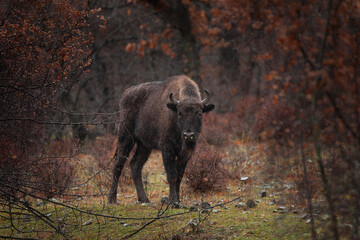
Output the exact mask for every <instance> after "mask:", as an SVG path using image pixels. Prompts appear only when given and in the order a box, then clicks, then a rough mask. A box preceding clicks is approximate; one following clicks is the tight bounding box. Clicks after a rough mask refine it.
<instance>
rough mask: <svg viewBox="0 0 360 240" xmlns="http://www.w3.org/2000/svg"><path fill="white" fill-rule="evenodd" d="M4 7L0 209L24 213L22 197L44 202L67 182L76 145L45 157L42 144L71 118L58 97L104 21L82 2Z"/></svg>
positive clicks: (82, 64)
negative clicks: (17, 209)
mask: <svg viewBox="0 0 360 240" xmlns="http://www.w3.org/2000/svg"><path fill="white" fill-rule="evenodd" d="M3 6H4V8H2V9H1V12H0V15H1V22H0V27H1V30H0V49H1V51H0V56H1V57H0V76H1V85H0V102H1V105H0V113H1V114H0V115H1V117H0V129H1V130H0V152H1V153H0V179H1V180H0V185H1V188H0V189H1V190H0V204H1V205H2V207H3V208H5V207H6V206H8V209H9V211H11V210H10V209H11V205H12V204H15V205H17V206H20V208H24V209H30V208H29V206H27V205H26V204H27V201H26V198H27V196H28V194H30V195H31V194H39V195H40V196H45V197H48V198H50V197H52V196H54V195H56V194H61V193H62V191H64V190H65V189H66V187H67V186H68V185H69V184H70V182H71V176H72V175H71V166H68V165H67V159H69V158H70V157H71V155H72V154H73V153H74V151H76V148H75V146H74V145H72V146H73V149H69V152H65V149H64V148H63V146H62V147H58V151H57V152H56V151H54V152H51V153H49V149H50V145H51V144H50V143H49V142H48V141H49V139H54V135H56V133H57V132H60V130H59V129H61V128H64V127H65V126H66V125H67V124H68V122H67V118H68V117H69V115H71V114H68V113H66V111H64V110H63V108H62V107H58V100H59V97H60V96H61V95H62V93H63V91H64V90H65V91H66V89H71V88H72V86H74V84H75V83H77V82H78V80H79V76H80V75H81V74H83V73H84V71H86V69H87V68H88V67H89V66H90V65H91V59H90V55H91V53H92V48H91V46H92V43H93V40H94V38H93V34H92V31H93V29H94V28H96V27H98V26H100V27H104V25H103V24H104V21H103V20H104V19H102V17H101V16H97V15H98V12H99V10H95V9H88V7H87V2H86V1H83V0H76V1H47V0H32V1H22V0H10V1H8V2H7V3H6V4H5V5H3ZM58 140H59V141H61V139H58ZM59 144H60V145H61V143H60V142H59ZM53 150H54V149H53ZM30 212H31V211H30Z"/></svg>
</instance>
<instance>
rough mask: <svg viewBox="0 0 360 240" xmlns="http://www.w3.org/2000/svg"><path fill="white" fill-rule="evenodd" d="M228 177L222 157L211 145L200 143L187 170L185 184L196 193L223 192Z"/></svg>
mask: <svg viewBox="0 0 360 240" xmlns="http://www.w3.org/2000/svg"><path fill="white" fill-rule="evenodd" d="M228 175H229V174H228V172H227V171H226V169H225V168H224V164H223V163H222V157H221V155H219V154H218V153H217V152H216V151H215V150H213V149H212V148H211V147H210V146H209V145H207V144H205V143H199V145H198V146H197V149H196V152H195V154H194V155H193V157H192V158H191V159H190V161H189V163H188V166H187V168H186V172H185V183H186V184H187V186H188V187H189V188H190V189H191V190H193V191H195V192H202V193H204V192H209V191H214V190H215V191H221V190H222V189H223V188H224V187H225V186H226V179H227V178H228Z"/></svg>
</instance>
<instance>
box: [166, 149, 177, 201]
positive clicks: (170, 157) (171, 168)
mask: <svg viewBox="0 0 360 240" xmlns="http://www.w3.org/2000/svg"><path fill="white" fill-rule="evenodd" d="M162 158H163V162H164V167H165V171H166V175H167V180H168V182H169V187H170V193H169V201H170V203H178V202H179V197H178V194H177V193H176V182H177V179H178V172H177V169H176V164H175V155H174V154H173V153H172V152H171V151H169V150H165V151H162Z"/></svg>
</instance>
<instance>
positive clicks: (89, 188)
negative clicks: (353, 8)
mask: <svg viewBox="0 0 360 240" xmlns="http://www.w3.org/2000/svg"><path fill="white" fill-rule="evenodd" d="M239 148H240V147H239ZM255 150H256V149H254V151H255ZM239 151H240V150H239ZM239 151H238V152H234V151H232V152H230V153H229V154H240V152H239ZM76 161H77V162H76V163H77V165H76V166H77V168H76V176H78V177H79V178H80V179H78V180H80V181H83V182H85V184H83V185H82V186H78V187H75V190H74V191H75V192H76V191H77V194H89V193H90V194H91V193H101V192H105V191H107V188H108V186H109V185H108V184H109V179H110V175H111V174H110V172H111V171H110V169H111V167H108V166H103V168H104V169H107V170H106V171H105V170H104V171H99V169H98V167H96V162H97V159H95V157H94V156H93V155H85V154H80V155H78V156H77V158H76ZM243 164H244V163H243ZM245 164H250V163H245ZM257 164H259V163H257V162H256V161H253V164H252V165H253V166H252V167H249V169H254V171H255V170H256V169H258V167H257ZM242 166H244V165H242ZM238 167H239V166H238ZM243 172H244V173H246V174H247V176H244V177H248V179H247V180H246V181H245V180H243V181H242V180H240V178H239V179H238V180H236V179H235V180H234V179H233V180H230V181H228V183H227V186H226V187H224V189H222V190H221V191H217V192H210V193H194V192H192V191H191V189H189V188H188V187H187V186H186V184H185V183H184V184H182V191H181V193H182V202H181V204H182V205H183V207H180V208H177V209H175V208H169V209H166V204H164V205H162V204H161V199H162V197H165V196H167V194H168V185H167V182H166V176H165V172H164V168H163V165H162V162H161V155H160V153H158V152H153V153H152V155H151V157H150V159H149V161H148V162H147V163H146V165H145V168H144V170H143V177H144V180H145V186H146V191H147V193H148V197H149V199H150V201H151V203H150V204H140V203H137V202H136V200H137V198H136V191H135V187H134V185H133V184H132V181H131V178H130V177H129V175H130V174H129V170H128V169H125V171H124V172H123V177H122V179H121V181H120V184H121V186H120V187H119V194H118V198H117V199H118V204H116V205H107V199H106V196H105V195H100V196H82V197H79V196H78V197H76V198H75V199H74V197H71V196H68V197H66V196H63V197H61V198H60V197H55V198H52V199H50V201H52V202H55V204H53V203H49V202H46V201H42V200H36V201H35V200H29V202H30V203H31V206H32V207H33V208H34V209H36V210H37V211H39V212H41V213H43V216H46V218H47V219H48V220H47V221H48V222H50V223H51V225H52V226H53V227H49V225H48V224H45V223H44V221H40V220H39V219H35V218H34V217H32V216H30V217H26V216H27V215H26V214H25V215H23V216H22V217H19V218H16V217H14V218H13V225H14V226H17V228H18V229H20V230H21V231H22V232H23V233H19V231H14V230H15V228H14V227H13V228H8V229H3V230H0V235H2V236H5V235H11V231H13V232H14V233H13V235H12V237H31V238H40V239H53V238H55V239H63V238H69V239H122V238H127V237H129V236H131V239H310V238H311V236H310V234H309V233H310V224H308V223H306V218H305V215H304V212H303V209H301V208H300V207H294V206H291V205H289V204H288V203H286V202H283V199H282V193H281V192H280V193H279V191H278V189H277V188H275V187H274V186H273V185H272V184H271V183H269V184H264V182H260V181H259V180H257V179H255V178H256V176H255V175H254V174H253V173H252V172H251V171H243ZM89 176H91V178H89ZM261 190H265V191H266V197H261V196H260V195H259V192H260V191H261ZM249 199H252V200H253V201H254V202H255V203H256V206H255V207H253V206H252V208H250V207H248V206H247V204H246V202H247V201H248V200H249ZM59 203H60V204H65V205H69V206H72V207H73V208H72V209H70V208H67V207H64V206H62V205H59ZM204 203H208V204H209V205H210V208H208V209H204V208H206V204H204ZM190 207H192V209H190ZM164 209H166V211H164ZM79 210H80V211H79ZM22 212H23V213H24V211H22ZM89 213H91V214H89ZM94 214H96V215H94ZM304 218H305V219H304ZM0 225H2V226H6V225H9V221H3V222H1V223H0ZM54 229H57V230H58V232H61V233H62V234H63V235H61V234H54ZM59 229H60V231H59ZM138 230H140V231H139V232H137V233H136V234H134V233H135V232H136V231H138ZM132 234H134V235H132Z"/></svg>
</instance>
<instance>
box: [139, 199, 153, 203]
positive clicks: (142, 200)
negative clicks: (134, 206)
mask: <svg viewBox="0 0 360 240" xmlns="http://www.w3.org/2000/svg"><path fill="white" fill-rule="evenodd" d="M138 202H139V203H150V201H149V199H148V198H144V199H138Z"/></svg>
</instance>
